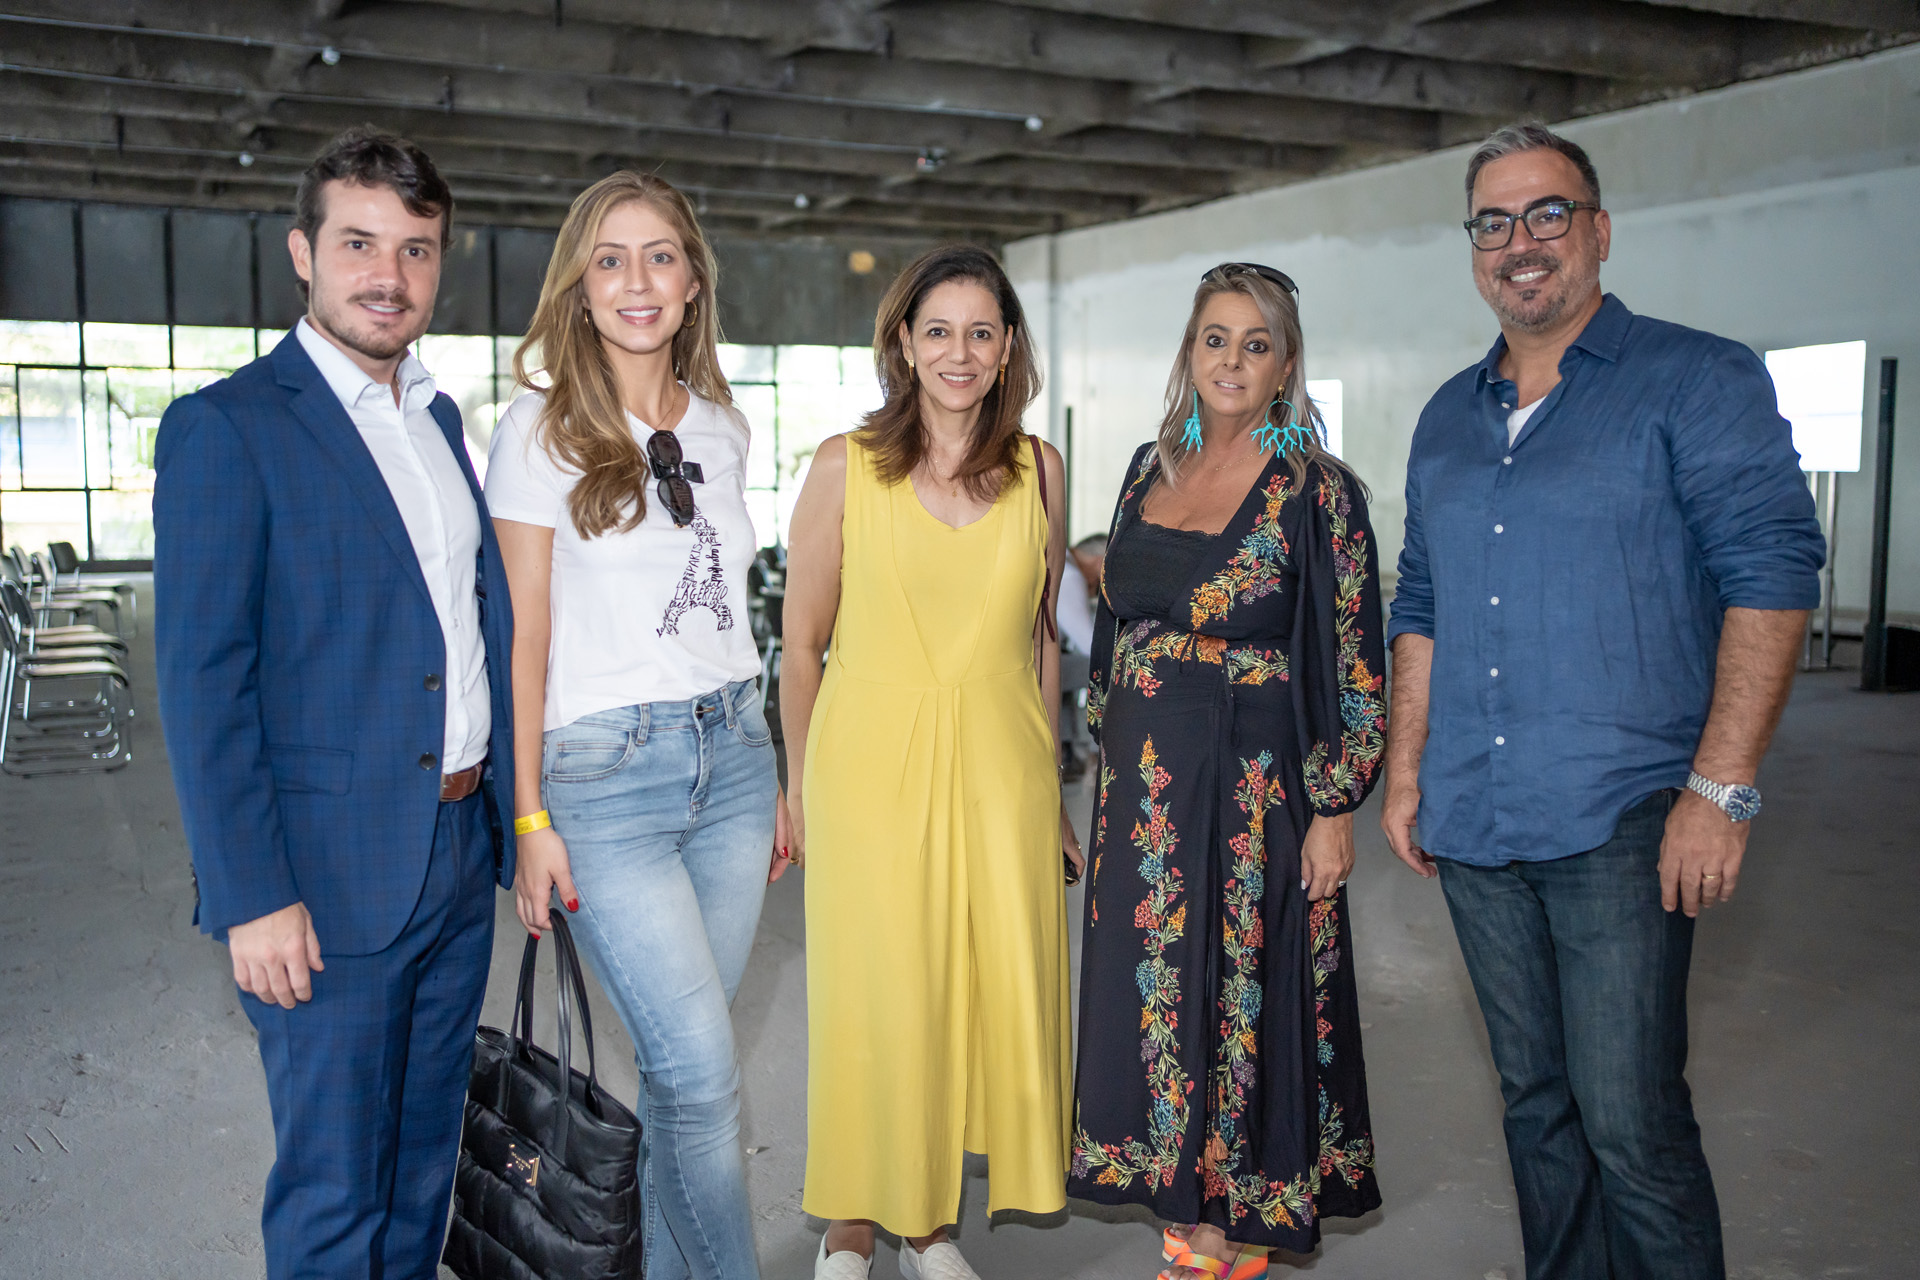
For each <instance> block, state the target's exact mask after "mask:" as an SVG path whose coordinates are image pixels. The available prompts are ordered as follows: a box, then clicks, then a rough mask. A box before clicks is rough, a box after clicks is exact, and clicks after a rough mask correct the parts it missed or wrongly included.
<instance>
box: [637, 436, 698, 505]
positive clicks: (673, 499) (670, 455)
mask: <svg viewBox="0 0 1920 1280" xmlns="http://www.w3.org/2000/svg"><path fill="white" fill-rule="evenodd" d="M647 466H648V467H649V468H650V469H651V470H652V471H653V476H654V479H656V480H658V481H659V482H660V483H659V484H658V485H657V486H656V487H655V492H657V493H658V494H659V495H660V501H661V503H662V505H664V506H665V507H666V509H667V514H668V515H670V516H672V517H673V527H674V528H676V529H684V528H686V527H687V526H688V525H690V524H692V523H693V517H694V505H693V486H694V485H696V484H704V483H706V477H705V476H703V475H702V474H701V473H700V464H699V463H697V462H688V461H687V460H686V455H684V454H683V453H681V452H680V437H679V436H677V435H675V434H674V433H673V432H671V431H656V432H654V433H653V434H652V435H650V436H648V437H647Z"/></svg>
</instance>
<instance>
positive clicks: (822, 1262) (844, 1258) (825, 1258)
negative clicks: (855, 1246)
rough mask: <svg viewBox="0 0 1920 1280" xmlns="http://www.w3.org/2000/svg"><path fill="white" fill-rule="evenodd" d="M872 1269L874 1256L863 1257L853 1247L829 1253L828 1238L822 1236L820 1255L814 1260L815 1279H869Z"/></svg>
mask: <svg viewBox="0 0 1920 1280" xmlns="http://www.w3.org/2000/svg"><path fill="white" fill-rule="evenodd" d="M872 1271H873V1259H872V1258H863V1257H861V1256H860V1255H859V1254H857V1253H855V1252H854V1251H853V1250H851V1249H842V1250H840V1251H839V1252H838V1253H828V1252H827V1238H826V1236H824V1235H823V1236H821V1237H820V1256H819V1257H818V1258H815V1259H814V1261H813V1280H867V1276H868V1275H869V1274H871V1273H872Z"/></svg>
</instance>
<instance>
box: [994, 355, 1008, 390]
mask: <svg viewBox="0 0 1920 1280" xmlns="http://www.w3.org/2000/svg"><path fill="white" fill-rule="evenodd" d="M1006 380H1007V362H1006V361H1005V360H1002V361H1001V362H1000V372H999V374H998V375H996V376H995V377H994V380H993V385H994V386H996V387H997V386H999V385H1001V384H1002V383H1004V382H1005V381H1006Z"/></svg>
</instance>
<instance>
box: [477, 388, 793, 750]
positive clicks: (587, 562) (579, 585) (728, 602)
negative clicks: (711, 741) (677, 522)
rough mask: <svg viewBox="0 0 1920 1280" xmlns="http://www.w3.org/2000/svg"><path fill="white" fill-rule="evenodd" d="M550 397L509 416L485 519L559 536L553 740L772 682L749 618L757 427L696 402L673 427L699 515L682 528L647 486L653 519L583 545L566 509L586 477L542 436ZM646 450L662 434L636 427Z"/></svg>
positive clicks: (496, 436) (536, 396)
mask: <svg viewBox="0 0 1920 1280" xmlns="http://www.w3.org/2000/svg"><path fill="white" fill-rule="evenodd" d="M545 407H546V397H545V396H543V395H541V394H540V393H539V392H537V391H530V392H528V393H526V394H525V395H523V396H521V397H520V398H519V399H517V400H515V401H514V402H513V404H512V405H510V406H509V407H508V409H507V411H506V413H505V414H503V415H502V416H501V418H500V425H499V426H497V427H495V428H494V431H493V445H492V447H491V448H490V449H489V450H488V452H487V509H488V510H489V511H490V512H492V513H493V515H494V517H495V518H496V519H500V520H517V521H520V522H521V523H523V524H533V525H540V526H542V527H545V528H548V529H552V530H553V578H552V582H551V585H550V587H549V593H548V611H549V613H550V615H551V617H552V619H553V634H552V639H551V640H550V641H549V642H548V656H547V707H546V716H545V717H544V724H543V728H545V729H548V730H552V729H559V728H562V727H563V726H565V725H569V724H572V723H573V722H574V721H575V720H578V719H579V718H580V717H581V716H585V715H592V714H593V713H594V712H596V711H611V710H614V709H615V708H618V707H631V706H637V705H639V704H641V703H647V702H686V701H688V700H690V699H693V698H697V697H699V696H700V695H701V694H703V693H710V692H712V691H713V690H715V689H718V688H720V687H722V686H723V685H727V684H731V683H732V682H733V681H735V680H751V679H753V678H755V677H756V676H758V675H759V674H760V651H759V650H758V649H757V648H756V647H755V645H754V642H753V631H752V628H751V626H750V624H749V621H748V618H747V569H748V567H749V566H750V565H752V563H753V553H754V547H755V539H754V529H753V521H752V519H751V518H750V517H749V516H748V515H747V500H746V467H747V437H748V430H747V420H746V418H745V417H743V416H742V415H741V413H740V411H739V410H738V409H723V408H721V407H720V406H719V405H717V404H714V403H713V402H712V401H711V400H705V399H702V398H701V397H700V396H697V395H695V394H694V393H693V392H692V391H691V390H689V391H688V392H687V411H686V413H685V414H683V415H682V416H681V418H680V421H679V422H678V423H677V424H676V425H675V426H674V428H673V434H674V435H675V436H676V437H678V438H679V441H680V450H681V454H682V455H683V456H684V457H685V458H686V460H687V461H688V462H692V463H697V464H698V465H699V467H700V470H701V472H702V479H701V482H700V483H699V484H696V485H694V486H693V502H694V510H695V512H696V515H695V517H694V520H693V523H692V524H691V525H689V526H688V527H686V528H684V529H678V528H675V527H674V524H673V516H672V515H671V514H670V513H669V512H668V511H667V509H666V505H665V504H664V503H662V502H661V501H660V498H659V494H658V486H657V485H656V484H655V483H654V482H653V481H652V480H651V479H649V480H648V481H647V490H646V492H647V514H646V518H645V519H643V520H642V521H641V522H640V524H639V526H638V527H637V528H634V529H629V530H627V531H626V532H624V533H621V532H617V531H613V530H609V531H607V532H605V533H602V534H600V535H599V536H597V537H594V538H582V537H581V536H580V533H579V530H577V529H575V528H574V525H573V517H572V515H571V513H570V511H569V509H568V505H567V499H568V496H569V495H570V494H571V493H572V492H573V486H574V484H575V483H576V482H577V481H578V480H579V473H578V472H577V471H575V470H573V469H572V468H570V467H565V466H562V465H561V464H560V463H558V462H556V461H555V460H554V458H553V456H552V455H551V454H549V453H548V452H547V450H546V447H545V445H544V443H543V441H542V433H541V432H540V431H539V429H538V428H539V425H540V417H541V414H542V412H543V411H544V410H545ZM627 426H628V429H629V430H631V431H632V432H633V435H634V439H635V440H637V441H639V442H640V443H641V445H642V447H643V448H644V447H645V442H646V440H647V438H648V437H649V436H651V435H652V434H653V428H652V427H649V426H648V425H647V424H646V423H644V422H641V421H640V420H639V419H638V418H636V417H634V416H633V415H632V414H628V415H627Z"/></svg>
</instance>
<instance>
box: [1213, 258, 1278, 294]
mask: <svg viewBox="0 0 1920 1280" xmlns="http://www.w3.org/2000/svg"><path fill="white" fill-rule="evenodd" d="M1234 276H1259V277H1260V278H1261V279H1262V280H1265V281H1267V282H1268V283H1269V284H1277V285H1279V286H1280V287H1281V288H1282V289H1285V290H1286V291H1287V292H1288V293H1290V294H1292V295H1293V296H1294V297H1296V298H1297V297H1299V296H1300V286H1299V285H1297V284H1295V283H1294V282H1293V277H1292V276H1290V275H1288V274H1287V273H1286V272H1284V271H1276V270H1274V269H1273V268H1272V267H1269V266H1267V265H1265V264H1264V263H1259V262H1223V263H1221V264H1220V265H1219V266H1217V267H1214V268H1212V269H1210V270H1208V271H1206V272H1203V273H1202V274H1201V276H1200V279H1201V281H1202V283H1204V282H1206V281H1208V280H1213V279H1220V280H1228V279H1231V278H1233V277H1234Z"/></svg>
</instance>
